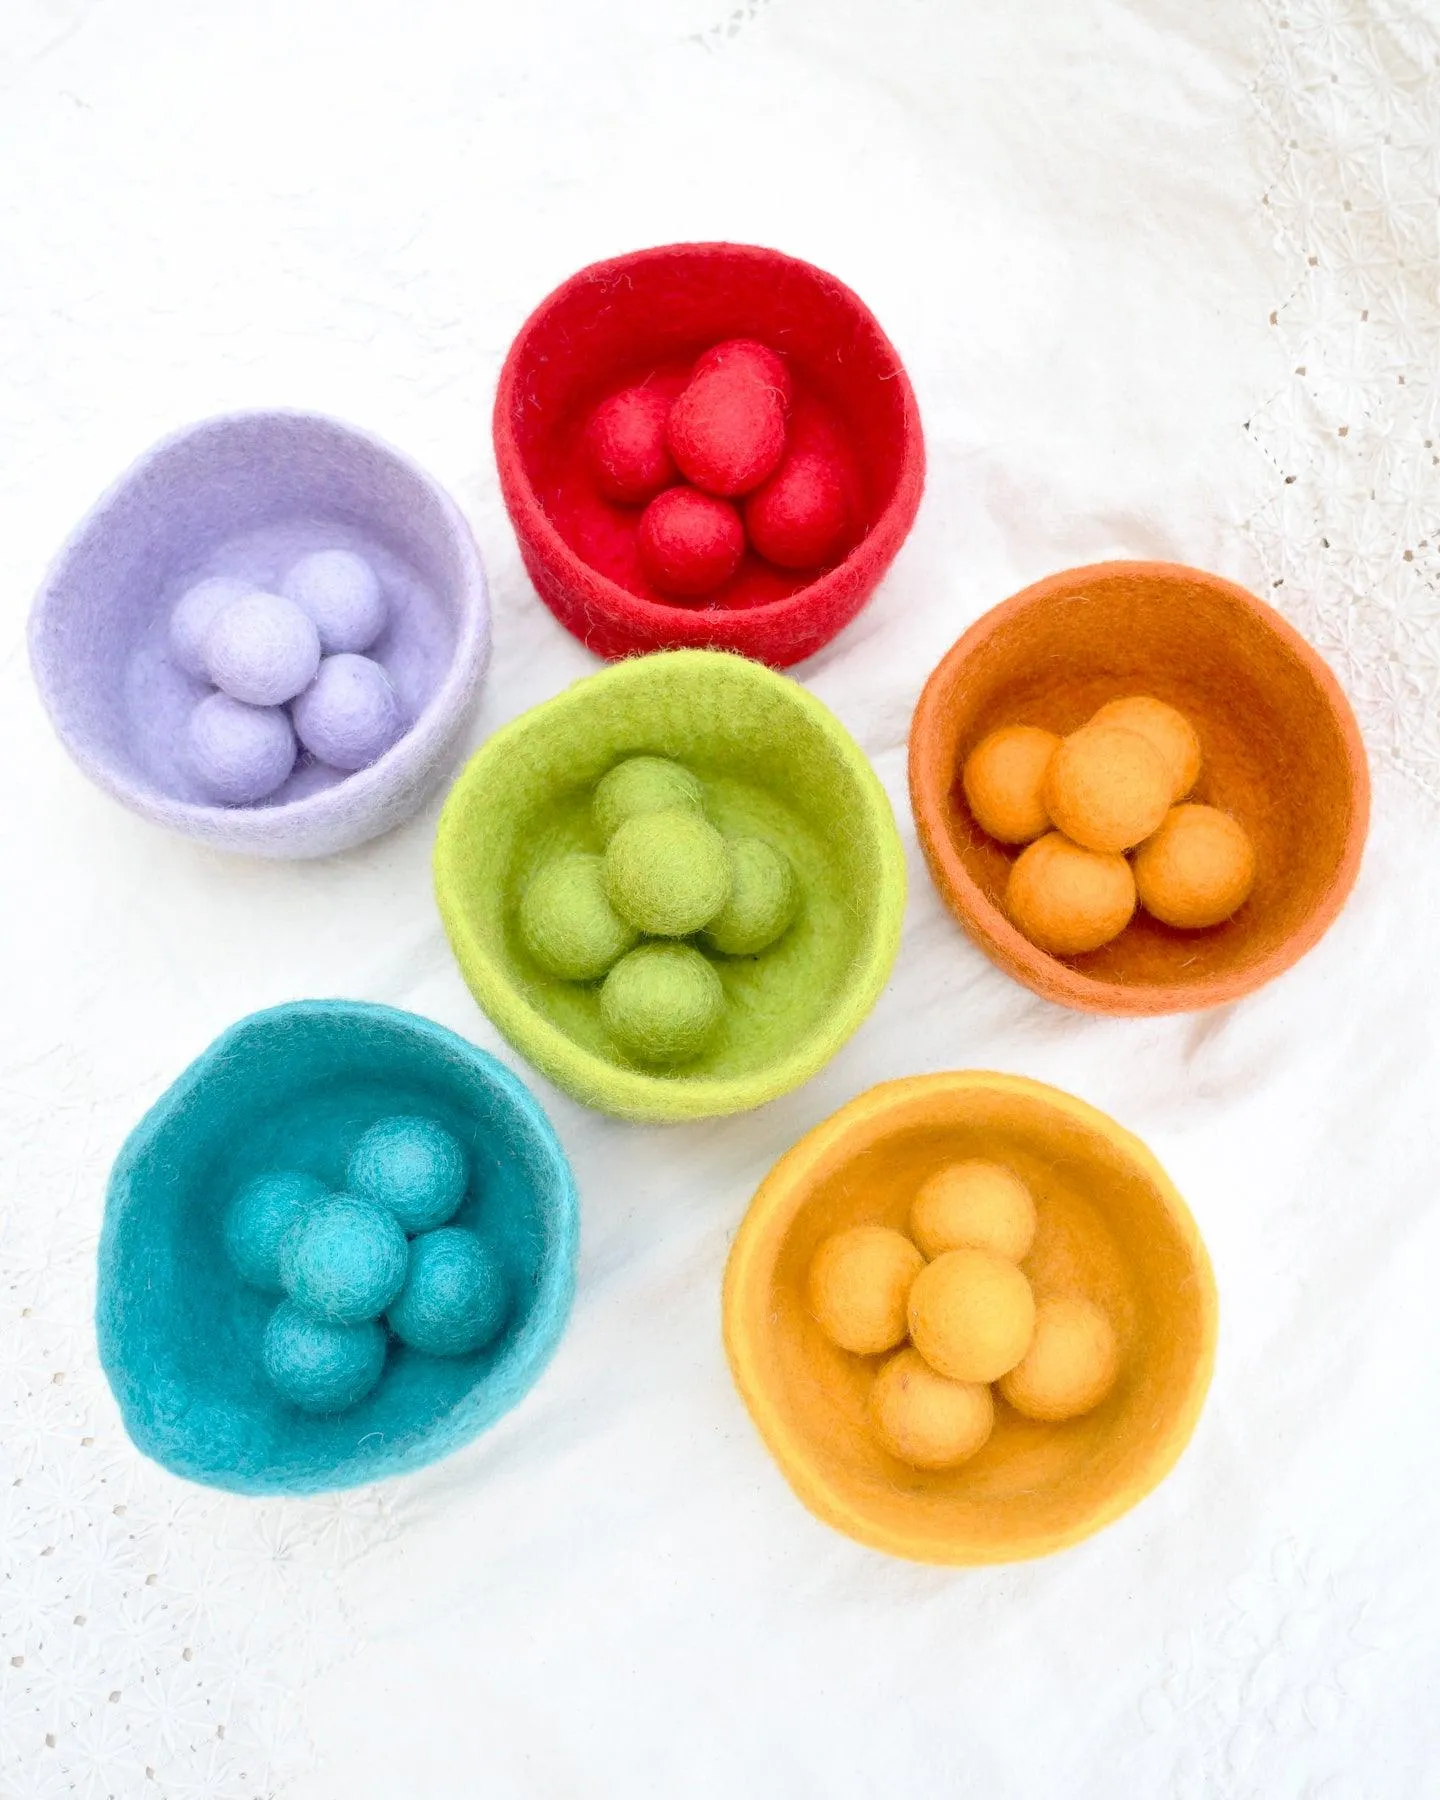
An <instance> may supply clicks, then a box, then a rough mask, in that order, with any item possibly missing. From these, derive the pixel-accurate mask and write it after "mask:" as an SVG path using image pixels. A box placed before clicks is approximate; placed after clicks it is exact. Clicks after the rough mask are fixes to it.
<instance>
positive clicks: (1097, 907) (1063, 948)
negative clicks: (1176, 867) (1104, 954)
mask: <svg viewBox="0 0 1440 1800" xmlns="http://www.w3.org/2000/svg"><path fill="white" fill-rule="evenodd" d="M1005 910H1006V912H1007V913H1009V915H1010V917H1011V919H1012V920H1013V921H1014V922H1015V924H1016V925H1017V926H1018V927H1019V929H1020V930H1021V931H1023V932H1024V934H1025V936H1026V937H1027V938H1029V940H1030V942H1031V943H1032V944H1038V945H1039V947H1040V948H1041V949H1042V950H1048V951H1049V952H1050V953H1051V955H1052V956H1079V955H1081V954H1082V953H1083V952H1084V951H1086V950H1098V949H1099V948H1100V946H1101V945H1102V944H1108V943H1109V942H1110V940H1111V938H1113V937H1118V936H1119V935H1120V933H1121V932H1122V931H1123V930H1124V929H1125V927H1126V926H1127V925H1128V924H1129V923H1130V920H1131V917H1132V916H1133V914H1134V912H1135V877H1134V875H1133V874H1132V873H1131V869H1130V865H1129V863H1128V862H1126V860H1125V858H1124V857H1123V856H1107V855H1102V854H1101V853H1100V852H1099V851H1097V850H1082V849H1081V847H1080V846H1079V844H1072V843H1071V842H1070V840H1069V838H1066V837H1062V836H1061V835H1060V833H1059V832H1058V831H1052V832H1050V833H1049V834H1048V835H1047V836H1045V837H1043V838H1038V839H1037V840H1036V842H1035V843H1033V844H1031V845H1030V846H1029V848H1028V849H1026V850H1022V851H1021V853H1020V856H1019V858H1018V859H1017V861H1016V863H1015V866H1014V867H1013V868H1012V869H1011V871H1010V879H1009V881H1008V883H1007V884H1006V888H1005Z"/></svg>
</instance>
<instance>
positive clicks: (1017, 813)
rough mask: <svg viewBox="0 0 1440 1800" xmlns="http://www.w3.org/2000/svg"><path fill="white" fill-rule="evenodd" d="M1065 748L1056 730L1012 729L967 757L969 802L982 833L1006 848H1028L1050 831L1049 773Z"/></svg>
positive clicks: (1005, 728)
mask: <svg viewBox="0 0 1440 1800" xmlns="http://www.w3.org/2000/svg"><path fill="white" fill-rule="evenodd" d="M1059 748H1060V740H1059V738H1058V737H1056V735H1055V733H1054V732H1053V731H1042V730H1041V729H1040V727H1039V726H1038V725H1006V726H1003V727H1002V728H1001V729H1000V730H999V731H992V732H991V733H990V735H989V737H987V738H983V739H982V740H981V741H980V742H979V743H978V744H977V745H976V746H975V748H974V749H973V750H972V751H971V752H970V754H969V756H967V757H966V759H965V770H964V774H963V776H962V778H961V779H962V781H963V784H964V788H965V799H966V803H967V804H968V805H969V808H970V810H971V812H972V813H973V814H974V815H975V822H976V824H977V825H978V826H979V827H980V829H981V830H982V831H988V832H989V834H990V836H991V837H993V838H998V839H999V841H1000V842H1001V843H1002V844H1028V843H1030V842H1031V841H1032V839H1034V838H1038V837H1039V836H1040V835H1041V834H1042V833H1043V832H1046V831H1048V830H1049V829H1050V814H1049V813H1048V812H1047V811H1046V809H1045V794H1044V789H1045V771H1046V770H1047V769H1048V768H1049V767H1050V758H1051V757H1052V756H1053V755H1054V754H1055V752H1056V751H1057V750H1058V749H1059Z"/></svg>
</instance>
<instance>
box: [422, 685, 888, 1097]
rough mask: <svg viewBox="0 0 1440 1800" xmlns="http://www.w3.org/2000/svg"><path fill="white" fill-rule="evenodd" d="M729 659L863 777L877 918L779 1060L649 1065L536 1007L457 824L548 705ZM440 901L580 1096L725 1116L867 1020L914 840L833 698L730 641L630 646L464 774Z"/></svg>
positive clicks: (518, 1034)
mask: <svg viewBox="0 0 1440 1800" xmlns="http://www.w3.org/2000/svg"><path fill="white" fill-rule="evenodd" d="M719 659H723V660H724V662H725V665H726V667H727V669H728V670H729V672H730V673H732V674H734V675H737V676H739V677H740V678H741V679H742V680H745V681H748V682H752V683H753V684H754V685H756V686H757V687H760V688H763V689H765V690H766V692H767V693H768V694H769V695H770V696H771V697H772V699H773V700H774V701H775V703H776V704H777V705H781V706H786V707H789V708H790V709H792V710H793V711H796V712H800V713H802V714H803V715H805V717H806V718H807V719H808V720H809V721H810V723H812V724H813V725H815V726H817V727H818V729H819V730H820V731H821V732H822V733H823V735H824V737H825V739H826V741H827V742H828V743H829V744H830V745H831V746H832V748H833V749H834V750H835V752H836V754H837V755H838V756H839V758H840V760H841V762H842V763H843V765H844V766H845V768H846V770H847V771H848V773H849V775H850V777H851V779H852V780H853V782H854V784H855V787H856V790H857V793H858V795H859V798H860V802H861V811H860V812H859V814H858V816H857V819H856V830H857V832H858V831H859V830H861V829H864V830H866V831H868V832H869V834H870V836H871V838H872V840H873V842H874V844H875V846H876V851H877V855H878V858H879V861H880V864H881V875H880V881H879V884H878V885H879V889H880V896H879V903H878V907H877V915H876V918H875V922H874V925H873V927H872V929H871V932H870V934H869V938H868V940H867V941H866V942H865V944H864V946H863V953H862V955H861V956H860V957H859V958H858V959H857V967H856V969H855V971H854V973H853V975H852V978H851V979H850V981H849V982H848V983H847V987H846V992H845V997H844V1000H843V1002H842V1003H841V1004H839V1005H837V1006H836V1008H835V1009H834V1011H833V1012H832V1013H831V1014H829V1015H828V1016H827V1019H826V1020H825V1021H824V1022H823V1023H822V1025H821V1026H819V1027H817V1028H816V1029H815V1030H813V1031H812V1032H811V1033H810V1034H809V1036H808V1038H807V1039H806V1040H805V1046H804V1048H803V1052H802V1051H798V1050H792V1051H791V1052H790V1053H789V1054H788V1055H787V1056H785V1057H784V1058H783V1059H782V1060H781V1061H780V1062H779V1063H772V1064H769V1065H767V1067H766V1068H765V1069H764V1070H762V1071H757V1072H756V1073H753V1074H747V1075H730V1076H725V1077H686V1076H684V1075H683V1074H682V1075H650V1074H646V1073H644V1072H643V1071H642V1070H639V1069H628V1068H624V1067H621V1066H620V1065H619V1064H617V1063H614V1062H612V1061H610V1060H609V1059H608V1058H607V1057H602V1056H599V1055H597V1054H596V1053H595V1052H594V1051H591V1050H587V1049H585V1048H584V1047H583V1046H582V1045H580V1044H577V1043H576V1042H575V1040H574V1039H573V1038H571V1037H569V1036H568V1035H567V1034H566V1033H565V1032H563V1031H561V1030H560V1029H559V1027H558V1026H555V1025H553V1024H551V1022H550V1021H549V1020H548V1019H547V1018H545V1017H544V1015H543V1014H541V1013H540V1012H539V1011H538V1010H537V1009H536V1008H534V1007H533V1006H532V1005H531V1004H530V1003H529V1002H528V1001H527V1000H526V999H525V997H524V995H523V994H522V993H521V992H520V990H519V988H518V987H517V986H516V984H515V983H514V982H513V981H512V980H511V979H510V977H509V975H508V973H507V972H506V970H505V967H504V964H503V962H501V961H500V960H499V959H497V958H495V957H492V956H491V955H490V954H489V952H488V951H487V950H486V949H484V948H483V947H482V946H481V945H480V944H479V943H478V942H477V941H476V939H475V936H474V934H473V933H472V932H471V930H470V928H469V923H468V918H467V911H466V908H465V907H464V906H463V905H461V904H460V902H459V897H458V892H457V884H456V882H455V881H454V880H453V879H452V878H451V869H452V867H453V866H454V865H455V864H456V863H458V862H459V861H460V860H461V859H462V858H463V855H464V851H463V845H462V842H461V828H460V824H459V819H460V813H461V807H462V804H463V800H464V797H465V795H466V794H467V793H468V792H469V790H470V789H471V788H473V787H474V786H476V784H479V783H483V782H484V779H485V776H486V773H487V770H488V769H489V767H490V766H491V765H492V764H493V763H495V762H496V761H498V760H500V759H502V758H505V757H507V756H509V755H510V754H511V753H512V752H513V751H514V750H516V749H518V748H520V747H521V746H523V744H524V742H525V739H526V737H527V736H528V735H529V733H530V732H531V731H532V730H533V729H534V728H535V726H536V724H537V722H538V721H539V720H540V718H541V716H542V715H544V716H545V718H546V719H547V721H548V720H550V719H553V717H554V716H555V714H556V713H557V712H559V713H564V712H568V711H572V710H574V709H576V708H582V707H583V708H587V709H588V708H589V707H590V706H592V705H593V704H594V703H595V699H596V697H597V696H599V697H601V699H602V700H603V698H604V697H606V696H614V697H617V698H620V697H623V696H624V695H625V694H626V693H628V692H633V691H634V690H635V689H636V688H637V687H641V688H643V687H645V686H648V685H649V684H650V683H651V682H652V681H653V680H654V679H655V677H656V676H657V674H658V672H659V671H660V670H661V669H662V668H663V669H673V668H675V667H677V666H678V667H680V668H682V669H691V670H694V671H695V672H696V673H702V672H704V671H707V670H711V669H713V668H714V667H715V666H716V663H717V660H719ZM433 870H434V885H435V896H436V903H437V905H438V907H439V910H440V916H441V919H442V920H443V922H444V926H445V934H446V936H447V938H448V939H449V942H450V948H451V952H452V954H453V955H454V957H455V960H456V962H457V963H458V965H459V967H460V972H461V974H462V976H463V977H464V979H465V983H466V985H467V986H468V987H469V989H470V992H471V994H472V995H473V996H474V998H475V1001H476V1003H477V1004H478V1005H479V1006H480V1008H481V1009H482V1011H484V1012H485V1013H486V1014H487V1015H488V1016H489V1018H490V1019H491V1020H492V1021H493V1022H494V1024H495V1025H496V1026H498V1028H499V1029H500V1031H501V1032H502V1033H503V1034H504V1036H505V1037H506V1038H507V1039H508V1040H509V1042H510V1043H511V1044H513V1045H514V1047H515V1048H516V1050H518V1051H519V1052H520V1054H521V1055H522V1056H524V1057H525V1058H526V1060H527V1061H529V1062H531V1063H532V1064H533V1065H534V1066H535V1067H536V1068H538V1069H539V1070H540V1071H541V1072H542V1073H543V1074H544V1075H545V1076H546V1077H547V1078H548V1079H549V1080H551V1081H552V1082H554V1083H555V1085H556V1086H557V1087H559V1088H561V1089H563V1090H564V1091H565V1092H566V1093H568V1094H569V1095H571V1097H572V1098H575V1099H578V1100H581V1101H582V1102H583V1103H584V1104H586V1105H587V1106H592V1107H594V1108H596V1109H597V1110H599V1111H601V1112H606V1113H609V1114H611V1115H612V1116H614V1117H616V1118H624V1119H634V1120H643V1121H648V1122H655V1123H660V1122H665V1123H669V1122H675V1121H680V1120H689V1119H709V1118H718V1117H721V1116H722V1115H725V1114H728V1113H736V1112H745V1111H748V1110H750V1109H751V1108H753V1107H755V1106H758V1105H761V1104H762V1103H763V1102H765V1101H768V1100H774V1099H778V1098H779V1097H780V1096H781V1095H782V1094H786V1093H789V1092H791V1091H792V1090H793V1089H795V1088H797V1087H799V1086H800V1085H801V1084H802V1083H804V1082H806V1081H808V1080H809V1079H810V1077H811V1076H812V1075H815V1074H816V1073H818V1071H819V1070H820V1069H822V1068H823V1067H824V1066H825V1064H826V1063H828V1062H829V1061H830V1060H831V1058H832V1057H833V1056H834V1055H835V1054H836V1053H837V1051H839V1049H840V1048H841V1046H842V1045H843V1044H844V1043H845V1042H846V1041H847V1040H848V1039H849V1038H850V1037H851V1036H852V1034H853V1033H854V1032H855V1031H856V1030H857V1029H858V1028H859V1026H860V1024H861V1023H862V1021H863V1020H864V1019H865V1017H866V1016H867V1015H868V1014H869V1012H870V1011H871V1009H872V1008H873V1006H874V1005H875V1002H876V1001H877V1000H878V999H879V997H880V993H881V991H882V989H883V988H884V986H885V983H886V981H887V979H888V978H889V975H890V971H891V969H892V967H893V966H894V962H895V958H896V955H897V954H898V951H899V948H900V928H901V924H902V921H903V917H904V912H905V898H906V869H905V852H904V848H903V846H902V844H901V841H900V833H899V829H898V827H897V824H896V820H895V813H894V809H893V808H892V806H891V804H890V799H889V796H888V795H887V794H886V792H885V789H884V788H883V787H882V786H881V783H880V778H879V776H878V775H877V774H876V773H875V770H874V769H873V767H872V766H871V764H870V760H869V758H868V757H867V756H866V755H865V752H864V751H863V750H862V749H861V748H860V746H859V744H858V743H857V742H856V741H855V739H854V738H853V737H852V736H851V734H850V732H849V731H848V730H847V729H846V727H845V726H844V725H843V724H842V723H841V721H840V719H839V718H838V716H837V715H836V714H835V713H833V712H832V711H831V710H830V708H829V707H827V706H826V705H825V704H824V702H823V701H821V700H819V699H817V698H816V696H815V695H814V694H812V693H810V692H809V690H808V689H806V688H803V687H801V686H800V684H799V683H798V682H796V681H794V680H792V679H791V678H790V677H789V676H786V675H781V674H779V673H777V672H776V671H775V670H774V669H771V668H769V667H767V666H766V665H765V664H764V663H757V662H752V661H751V660H750V659H749V658H747V657H743V656H739V655H737V654H735V653H734V652H733V651H728V650H661V651H654V652H652V653H651V654H649V655H647V656H631V657H625V658H623V659H622V660H620V661H618V662H614V663H611V664H610V665H608V666H607V667H605V668H601V669H598V670H596V671H595V672H594V673H592V674H590V675H585V676H582V677H581V678H580V679H579V680H578V681H575V682H572V683H571V685H570V686H569V687H567V688H564V689H562V690H561V692H560V693H558V694H553V695H552V696H551V697H550V698H549V699H548V700H543V701H541V702H540V703H539V704H538V705H537V706H533V707H531V708H530V709H529V710H528V711H527V712H524V713H522V714H521V715H520V716H519V717H518V718H516V719H512V720H511V721H510V723H509V724H508V725H504V726H502V727H501V728H500V729H499V730H498V731H496V732H494V733H493V734H492V735H491V736H490V737H489V738H487V739H486V741H485V742H484V743H483V744H482V745H481V746H480V748H479V749H478V750H476V751H475V753H474V754H473V755H472V756H471V758H470V760H469V761H468V762H467V763H466V765H465V767H464V768H463V769H462V770H461V771H460V773H459V775H458V776H456V778H455V781H454V784H453V785H452V787H451V789H450V792H449V794H448V795H447V796H446V799H445V804H444V807H443V808H442V810H441V813H440V822H439V825H438V827H437V829H436V833H435V849H434V857H433Z"/></svg>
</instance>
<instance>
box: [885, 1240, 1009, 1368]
mask: <svg viewBox="0 0 1440 1800" xmlns="http://www.w3.org/2000/svg"><path fill="white" fill-rule="evenodd" d="M907 1313H908V1318H909V1324H910V1341H911V1342H912V1343H913V1344H914V1346H915V1348H916V1349H917V1350H918V1351H919V1352H920V1354H921V1355H922V1356H923V1357H924V1358H925V1360H926V1362H928V1363H929V1365H930V1367H931V1368H932V1369H935V1370H937V1371H938V1372H939V1373H940V1374H941V1375H948V1376H949V1377H950V1379H951V1380H952V1381H996V1380H998V1379H999V1377H1000V1376H1002V1375H1003V1374H1005V1372H1006V1370H1007V1369H1013V1368H1014V1367H1015V1365H1016V1363H1018V1362H1019V1360H1020V1358H1021V1357H1022V1356H1023V1355H1024V1354H1025V1352H1026V1351H1027V1350H1028V1349H1029V1348H1030V1338H1031V1334H1032V1333H1033V1331H1034V1329H1035V1296H1034V1295H1033V1294H1032V1293H1031V1292H1030V1283H1029V1282H1028V1281H1027V1280H1026V1279H1025V1277H1024V1276H1023V1275H1022V1274H1021V1273H1020V1271H1019V1269H1017V1268H1016V1267H1015V1265H1014V1263H1012V1262H1007V1261H1006V1259H1005V1258H1004V1257H1003V1256H997V1255H996V1254H995V1252H994V1251H993V1250H971V1249H966V1250H947V1251H946V1252H945V1253H944V1255H943V1256H937V1257H936V1258H935V1260H934V1262H932V1263H927V1264H926V1265H925V1267H924V1268H923V1269H922V1270H921V1271H920V1273H919V1274H918V1275H917V1276H916V1277H915V1283H914V1286H913V1287H912V1288H911V1289H910V1303H909V1306H908V1308H907Z"/></svg>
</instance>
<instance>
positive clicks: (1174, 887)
mask: <svg viewBox="0 0 1440 1800" xmlns="http://www.w3.org/2000/svg"><path fill="white" fill-rule="evenodd" d="M1254 885H1255V846H1254V845H1253V844H1252V843H1251V842H1250V836H1249V833H1248V832H1247V831H1246V829H1245V827H1244V826H1243V825H1242V824H1241V823H1240V821H1239V820H1238V819H1232V818H1231V817H1230V815H1229V813H1223V812H1220V811H1218V810H1217V809H1216V808H1215V807H1213V806H1197V805H1195V804H1193V803H1187V804H1186V805H1184V806H1177V807H1174V808H1173V809H1172V810H1171V811H1170V812H1168V813H1167V814H1166V815H1165V820H1164V822H1163V824H1162V825H1161V827H1160V829H1159V830H1158V831H1157V832H1156V833H1155V835H1154V837H1152V838H1149V839H1147V840H1146V842H1145V843H1143V844H1142V845H1141V846H1140V848H1139V850H1138V851H1137V852H1136V855H1135V886H1136V889H1137V891H1138V893H1139V895H1140V904H1141V905H1142V906H1143V907H1144V908H1145V910H1146V912H1148V913H1150V914H1151V915H1152V916H1153V917H1154V918H1157V919H1159V920H1160V922H1161V923H1162V924H1164V925H1175V926H1178V927H1180V928H1181V929H1182V930H1187V931H1199V930H1203V929H1204V928H1205V927H1206V926H1209V925H1219V924H1220V923H1221V922H1222V921H1223V920H1225V919H1228V918H1229V917H1230V915H1231V914H1232V913H1234V912H1237V911H1238V910H1239V908H1240V907H1242V906H1243V905H1244V904H1245V902H1246V901H1247V900H1248V899H1249V898H1250V890H1251V888H1252V887H1254Z"/></svg>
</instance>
